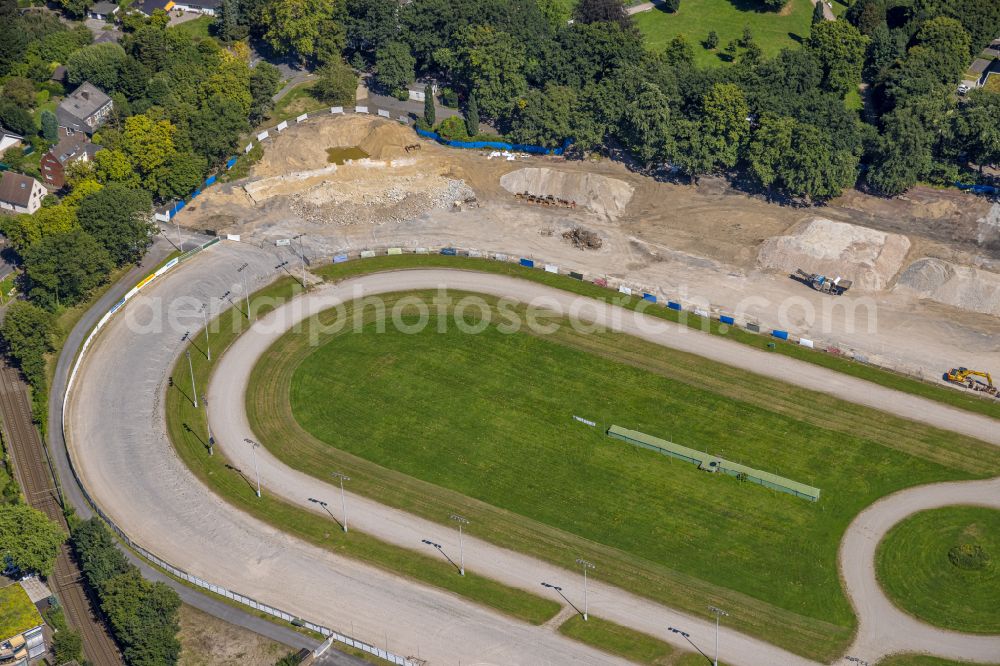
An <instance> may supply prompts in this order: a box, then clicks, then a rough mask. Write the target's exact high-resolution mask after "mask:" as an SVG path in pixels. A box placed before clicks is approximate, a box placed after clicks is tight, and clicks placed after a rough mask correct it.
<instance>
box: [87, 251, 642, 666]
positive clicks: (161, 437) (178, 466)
mask: <svg viewBox="0 0 1000 666" xmlns="http://www.w3.org/2000/svg"><path fill="white" fill-rule="evenodd" d="M293 256H294V255H293V254H292V253H291V252H290V251H289V249H288V248H273V247H272V248H269V249H268V250H261V249H259V248H256V247H254V246H250V245H246V244H243V245H239V244H229V243H226V244H220V245H216V246H214V247H213V248H212V249H210V250H208V251H207V252H204V253H202V254H201V255H199V256H198V257H196V258H194V259H192V260H191V261H190V262H189V263H187V264H185V265H184V266H183V267H182V268H181V269H180V270H178V271H176V272H171V273H168V274H167V275H166V276H165V277H164V278H163V279H162V280H158V281H157V282H154V283H152V284H151V285H149V287H147V289H144V290H143V292H142V293H141V295H140V296H138V297H137V298H136V299H134V300H133V301H131V302H130V303H129V304H128V305H127V306H125V307H124V308H123V309H122V310H121V311H120V312H119V314H118V315H116V316H115V317H114V318H113V319H112V320H111V321H110V322H109V324H107V325H106V327H105V328H104V329H103V331H102V333H101V335H100V336H99V337H98V338H97V340H96V342H95V343H94V345H93V346H92V348H91V350H90V351H89V352H88V354H87V356H86V357H85V359H86V360H85V362H84V364H83V366H82V368H83V369H82V374H81V376H80V377H79V379H78V380H77V382H76V384H75V385H74V390H73V393H72V395H71V399H70V401H69V405H68V410H67V433H68V439H69V441H68V448H69V452H70V455H71V456H72V458H73V461H74V465H75V466H76V468H77V470H78V472H79V474H80V477H81V479H82V481H83V483H84V485H85V486H86V487H87V489H88V491H89V492H90V493H91V495H92V496H93V497H94V498H95V500H96V501H97V502H98V503H99V504H100V505H101V506H102V507H103V508H104V510H105V511H106V512H107V513H108V514H109V515H110V516H111V518H112V519H113V520H114V521H115V522H116V523H117V524H118V525H119V526H121V527H122V528H123V529H124V530H125V531H126V532H127V533H128V534H129V535H130V537H131V538H133V539H134V540H135V541H137V542H138V543H141V544H142V545H144V546H145V547H146V548H148V549H149V550H151V551H152V552H154V553H156V554H158V555H159V556H161V557H163V558H164V559H166V560H168V561H170V562H172V563H173V564H175V565H176V566H179V567H181V568H183V569H185V570H186V571H188V572H190V573H192V574H194V575H197V576H200V577H202V578H206V579H209V580H212V581H213V582H215V583H216V584H219V585H222V586H225V587H228V588H229V589H233V590H237V591H240V592H242V593H244V594H247V595H250V596H253V597H255V598H257V599H259V600H261V601H263V602H265V603H271V604H274V605H276V606H279V607H281V608H283V609H284V610H286V611H288V612H290V613H292V614H294V615H297V616H300V617H305V618H308V619H311V620H314V621H318V622H320V623H323V624H326V625H327V626H331V627H333V628H336V629H338V630H340V631H341V632H343V633H346V634H351V635H355V636H357V637H358V638H360V639H361V640H365V641H367V642H369V643H373V644H376V645H378V646H380V647H382V646H385V645H388V648H389V649H390V650H392V651H399V652H401V653H404V654H406V655H415V656H419V657H422V658H424V659H428V660H430V661H431V663H433V664H455V663H457V662H458V661H459V660H460V661H461V662H462V663H464V664H473V663H480V664H483V665H485V664H533V665H544V664H565V663H574V664H581V665H588V664H594V665H596V664H616V663H623V662H620V661H618V660H615V659H611V658H609V657H608V656H607V655H605V654H602V653H599V652H597V651H595V650H593V649H591V648H588V647H586V646H583V645H581V644H579V643H577V642H575V641H571V640H569V639H567V638H564V637H562V636H560V635H558V634H556V633H554V631H553V630H552V628H551V627H532V626H528V625H526V624H524V623H522V622H519V621H516V620H513V619H510V618H508V617H506V616H502V615H500V614H498V613H495V612H493V611H490V610H487V609H485V608H483V607H481V606H479V605H477V604H473V603H470V602H467V601H465V600H462V599H460V598H457V597H455V596H453V595H451V594H449V593H446V592H443V591H440V590H438V589H432V588H428V587H425V586H423V585H420V584H417V583H415V582H412V581H410V580H406V579H402V578H399V577H397V576H395V575H393V574H389V573H386V572H384V571H382V570H380V569H376V568H374V567H372V566H369V565H367V564H365V563H363V562H359V561H357V560H352V559H347V558H343V557H340V556H337V555H335V554H333V553H331V552H330V551H327V550H324V549H321V548H318V547H315V546H312V545H310V544H306V543H304V542H302V541H300V540H298V539H297V538H295V537H292V536H290V535H288V534H286V533H284V532H281V531H279V530H276V529H274V528H273V527H271V526H269V525H267V524H265V523H263V522H261V521H259V520H256V519H254V518H252V517H250V516H248V515H246V514H245V513H243V512H241V511H239V510H237V509H235V508H233V507H232V506H230V505H229V504H227V503H226V502H224V501H222V500H221V499H219V498H218V497H217V496H216V495H215V494H214V493H213V492H212V491H211V490H210V489H208V488H206V487H205V486H204V485H202V484H201V483H200V482H199V481H198V480H197V479H195V478H194V477H193V476H192V475H191V474H190V472H189V471H188V469H187V468H186V467H185V465H184V463H182V462H181V461H180V460H179V459H178V458H177V456H176V454H175V452H174V450H173V447H172V446H171V444H170V442H169V440H168V439H167V437H166V434H165V427H164V420H163V413H162V403H161V400H162V397H163V395H164V392H165V390H166V388H167V387H166V378H167V376H168V375H169V374H170V369H171V367H172V366H173V363H174V361H175V360H176V359H177V357H178V355H179V354H180V352H181V349H182V342H181V336H182V335H183V333H184V331H186V330H192V331H196V330H198V325H199V324H200V322H201V321H202V316H201V315H200V314H199V313H198V312H197V309H198V308H199V307H200V306H201V304H202V303H210V304H211V307H212V309H213V311H215V310H217V309H218V308H220V307H223V306H225V307H227V308H228V307H229V304H228V302H227V301H223V300H221V299H220V296H221V295H222V294H224V293H225V292H226V291H229V290H231V291H232V292H233V293H234V294H236V295H237V298H238V295H239V294H240V293H241V292H242V288H241V286H240V282H241V280H240V276H239V275H238V274H237V273H236V270H235V269H236V268H237V267H238V266H239V265H240V264H242V263H244V262H247V263H248V264H249V267H248V269H247V272H248V273H249V275H248V281H249V282H250V285H251V286H250V289H251V290H253V289H256V288H257V287H258V286H259V285H260V284H261V282H262V281H264V280H271V279H273V278H274V277H276V273H275V268H274V267H275V266H276V265H277V264H278V263H279V262H280V261H282V260H284V259H293ZM293 261H294V259H293ZM171 314H173V315H175V318H176V321H175V322H174V324H173V325H169V324H163V325H161V319H160V318H161V316H164V317H166V316H170V315H171ZM204 388H207V387H200V389H199V390H204Z"/></svg>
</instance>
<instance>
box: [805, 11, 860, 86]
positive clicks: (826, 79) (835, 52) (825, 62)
mask: <svg viewBox="0 0 1000 666" xmlns="http://www.w3.org/2000/svg"><path fill="white" fill-rule="evenodd" d="M807 45H808V47H809V50H810V51H811V52H812V54H813V55H814V56H816V59H817V60H819V62H820V65H821V66H822V67H823V87H824V88H826V89H827V90H829V91H831V92H836V93H840V94H842V95H843V94H846V93H847V92H848V91H849V90H852V89H853V88H855V87H857V85H858V84H859V83H861V67H862V65H863V64H864V61H865V49H866V47H867V45H868V39H867V38H866V37H865V36H864V35H862V34H861V33H860V32H858V29H857V28H855V27H854V26H853V25H851V24H850V23H848V22H847V21H824V22H823V23H820V24H819V25H817V26H815V27H814V28H813V30H812V33H811V34H810V35H809V41H808V42H807Z"/></svg>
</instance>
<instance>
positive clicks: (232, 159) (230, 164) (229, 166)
mask: <svg viewBox="0 0 1000 666" xmlns="http://www.w3.org/2000/svg"><path fill="white" fill-rule="evenodd" d="M236 159H237V158H235V157H230V158H229V159H228V160H227V161H226V168H227V169H232V168H233V165H234V164H236Z"/></svg>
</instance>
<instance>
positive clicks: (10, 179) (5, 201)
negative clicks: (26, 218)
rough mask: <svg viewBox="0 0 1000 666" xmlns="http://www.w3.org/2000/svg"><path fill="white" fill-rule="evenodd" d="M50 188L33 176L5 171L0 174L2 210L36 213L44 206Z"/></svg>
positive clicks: (0, 202) (0, 208) (0, 204)
mask: <svg viewBox="0 0 1000 666" xmlns="http://www.w3.org/2000/svg"><path fill="white" fill-rule="evenodd" d="M48 193H49V192H48V190H46V189H45V186H44V185H42V184H41V183H40V182H38V181H37V180H35V179H34V178H32V177H31V176H24V175H22V174H19V173H14V172H13V171H4V172H3V175H2V176H0V210H9V211H13V212H15V213H29V214H30V213H34V212H35V211H36V210H38V209H39V208H41V207H42V198H44V197H45V195H46V194H48Z"/></svg>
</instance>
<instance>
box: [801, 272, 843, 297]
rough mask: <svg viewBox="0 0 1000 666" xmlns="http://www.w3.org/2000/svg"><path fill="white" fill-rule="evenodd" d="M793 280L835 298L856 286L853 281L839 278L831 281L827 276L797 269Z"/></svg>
mask: <svg viewBox="0 0 1000 666" xmlns="http://www.w3.org/2000/svg"><path fill="white" fill-rule="evenodd" d="M792 279H793V280H798V281H799V282H802V283H804V284H807V285H809V286H810V287H812V288H813V289H815V290H816V291H821V292H823V293H824V294H833V295H834V296H840V295H841V294H843V293H844V292H845V291H847V290H848V289H850V288H851V285H852V284H854V282H853V281H851V280H845V279H844V278H842V277H839V276H838V277H836V278H834V279H833V280H831V279H830V278H828V277H827V276H825V275H820V274H819V273H806V272H805V271H804V270H802V269H801V268H796V269H795V274H794V275H792Z"/></svg>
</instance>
